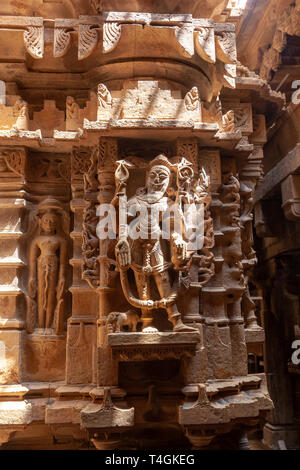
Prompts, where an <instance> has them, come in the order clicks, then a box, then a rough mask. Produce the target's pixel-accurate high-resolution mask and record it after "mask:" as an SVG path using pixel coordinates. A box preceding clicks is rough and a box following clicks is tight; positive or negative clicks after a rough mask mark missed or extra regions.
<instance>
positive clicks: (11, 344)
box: [0, 147, 26, 384]
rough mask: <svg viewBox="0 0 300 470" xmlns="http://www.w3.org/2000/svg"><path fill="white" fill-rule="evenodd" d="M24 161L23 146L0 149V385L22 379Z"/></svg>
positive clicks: (24, 152)
mask: <svg viewBox="0 0 300 470" xmlns="http://www.w3.org/2000/svg"><path fill="white" fill-rule="evenodd" d="M25 160H26V150H25V149H24V148H22V147H19V148H6V149H4V148H2V149H0V238H1V243H0V257H1V261H0V305H1V308H0V384H10V383H16V382H19V381H20V380H22V362H21V358H22V355H21V354H20V351H21V350H22V342H23V336H24V333H23V330H24V327H25V313H23V312H25V310H26V307H25V299H24V295H23V291H22V277H23V274H24V269H23V268H24V266H25V264H24V262H23V261H22V253H21V251H20V245H19V241H20V238H21V236H22V221H23V218H24V215H25V200H24V198H23V196H24V192H23V190H22V188H23V184H24V175H25Z"/></svg>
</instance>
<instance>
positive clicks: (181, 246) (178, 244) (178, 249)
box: [173, 235, 187, 259]
mask: <svg viewBox="0 0 300 470" xmlns="http://www.w3.org/2000/svg"><path fill="white" fill-rule="evenodd" d="M173 244H174V249H175V250H174V251H175V254H176V257H177V258H180V259H185V258H186V254H187V253H186V252H187V245H186V242H185V241H184V240H183V239H182V237H181V236H180V235H176V236H174V237H173Z"/></svg>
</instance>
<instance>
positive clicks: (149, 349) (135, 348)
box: [108, 332, 200, 362]
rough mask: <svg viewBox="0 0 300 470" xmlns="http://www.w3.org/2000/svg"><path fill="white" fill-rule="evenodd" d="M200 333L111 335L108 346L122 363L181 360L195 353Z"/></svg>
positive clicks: (115, 357) (114, 356)
mask: <svg viewBox="0 0 300 470" xmlns="http://www.w3.org/2000/svg"><path fill="white" fill-rule="evenodd" d="M199 340H200V335H199V333H198V332H181V333H174V332H155V333H111V334H109V335H108V344H109V346H111V347H112V353H113V358H114V359H116V360H118V361H120V362H127V361H153V360H164V359H181V358H182V357H183V356H189V357H191V356H192V355H193V354H194V353H195V349H196V345H197V343H198V341H199Z"/></svg>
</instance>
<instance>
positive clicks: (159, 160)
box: [148, 153, 173, 173]
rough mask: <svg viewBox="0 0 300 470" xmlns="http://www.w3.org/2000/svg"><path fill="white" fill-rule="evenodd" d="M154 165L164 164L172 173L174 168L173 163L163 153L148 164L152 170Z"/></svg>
mask: <svg viewBox="0 0 300 470" xmlns="http://www.w3.org/2000/svg"><path fill="white" fill-rule="evenodd" d="M154 166H163V167H165V168H166V169H167V170H168V172H169V173H171V170H172V169H173V165H172V163H171V162H170V161H169V160H168V158H167V157H166V156H165V155H163V154H162V153H161V154H159V155H157V157H155V158H154V159H153V160H151V162H150V163H149V165H148V170H151V168H153V167H154Z"/></svg>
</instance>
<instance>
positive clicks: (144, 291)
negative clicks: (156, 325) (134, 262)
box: [134, 271, 153, 330]
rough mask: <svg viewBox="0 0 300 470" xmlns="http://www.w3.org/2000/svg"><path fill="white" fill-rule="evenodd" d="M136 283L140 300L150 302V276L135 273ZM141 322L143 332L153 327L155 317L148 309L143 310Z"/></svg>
mask: <svg viewBox="0 0 300 470" xmlns="http://www.w3.org/2000/svg"><path fill="white" fill-rule="evenodd" d="M134 276H135V282H136V286H137V291H138V294H139V298H140V299H141V300H150V299H151V296H150V279H149V276H145V274H144V273H141V272H137V271H134ZM141 311H142V316H141V320H142V322H143V330H144V329H145V328H149V327H152V321H153V316H152V313H151V310H148V309H147V308H142V309H141Z"/></svg>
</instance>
